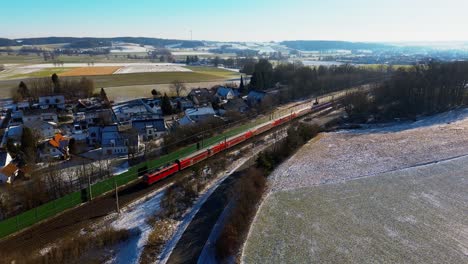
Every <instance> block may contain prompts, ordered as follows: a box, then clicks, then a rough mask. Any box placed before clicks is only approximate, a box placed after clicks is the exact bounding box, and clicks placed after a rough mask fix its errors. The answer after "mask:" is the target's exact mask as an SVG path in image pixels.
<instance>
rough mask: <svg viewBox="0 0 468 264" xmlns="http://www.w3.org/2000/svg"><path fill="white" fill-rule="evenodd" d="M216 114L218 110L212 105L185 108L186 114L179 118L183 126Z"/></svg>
mask: <svg viewBox="0 0 468 264" xmlns="http://www.w3.org/2000/svg"><path fill="white" fill-rule="evenodd" d="M215 115H216V112H215V110H214V109H213V107H211V106H205V107H200V108H191V109H187V110H185V116H184V117H183V118H182V119H180V120H179V124H180V125H182V126H185V125H190V124H194V123H197V122H201V121H203V120H206V119H208V118H210V117H214V116H215Z"/></svg>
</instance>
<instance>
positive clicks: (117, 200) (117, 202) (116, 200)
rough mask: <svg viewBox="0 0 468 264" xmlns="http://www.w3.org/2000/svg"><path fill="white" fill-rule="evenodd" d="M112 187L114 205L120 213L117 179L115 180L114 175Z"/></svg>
mask: <svg viewBox="0 0 468 264" xmlns="http://www.w3.org/2000/svg"><path fill="white" fill-rule="evenodd" d="M114 188H115V206H116V209H117V213H118V214H120V207H119V192H118V189H117V181H116V180H115V177H114Z"/></svg>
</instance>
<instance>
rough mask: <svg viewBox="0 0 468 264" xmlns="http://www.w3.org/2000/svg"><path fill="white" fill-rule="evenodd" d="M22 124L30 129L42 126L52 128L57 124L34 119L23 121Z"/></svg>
mask: <svg viewBox="0 0 468 264" xmlns="http://www.w3.org/2000/svg"><path fill="white" fill-rule="evenodd" d="M24 125H25V126H26V127H29V128H32V129H42V128H44V127H53V128H55V127H57V124H56V123H54V122H46V121H42V120H34V121H30V122H25V124H24Z"/></svg>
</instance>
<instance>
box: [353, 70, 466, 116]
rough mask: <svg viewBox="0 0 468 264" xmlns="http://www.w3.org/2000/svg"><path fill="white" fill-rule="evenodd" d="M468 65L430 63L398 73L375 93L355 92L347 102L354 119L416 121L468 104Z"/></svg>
mask: <svg viewBox="0 0 468 264" xmlns="http://www.w3.org/2000/svg"><path fill="white" fill-rule="evenodd" d="M467 88H468V62H450V63H442V62H429V63H427V64H421V65H415V66H412V67H410V68H400V69H398V70H396V71H395V72H394V73H393V75H392V77H391V78H390V79H389V80H388V81H385V82H383V83H382V84H380V85H377V86H376V87H375V88H374V89H373V90H372V93H371V94H370V95H369V94H368V93H367V92H363V91H361V92H354V93H351V94H349V95H348V96H347V97H346V100H345V107H346V111H347V112H348V114H349V115H350V116H351V117H352V118H358V119H361V120H360V121H365V119H367V118H368V117H370V116H373V117H374V118H375V119H378V120H387V119H392V118H415V117H416V116H418V115H430V114H435V113H439V112H443V111H447V110H450V109H453V108H456V107H460V106H465V105H466V104H467V102H468V101H467V99H468V94H467Z"/></svg>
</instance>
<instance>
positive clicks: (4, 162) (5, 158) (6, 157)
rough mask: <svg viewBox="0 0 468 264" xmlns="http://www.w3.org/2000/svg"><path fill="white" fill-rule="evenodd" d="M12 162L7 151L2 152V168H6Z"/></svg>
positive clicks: (0, 153)
mask: <svg viewBox="0 0 468 264" xmlns="http://www.w3.org/2000/svg"><path fill="white" fill-rule="evenodd" d="M10 161H11V156H10V154H8V152H6V151H1V152H0V167H5V166H6V165H7V164H8V163H10Z"/></svg>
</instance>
